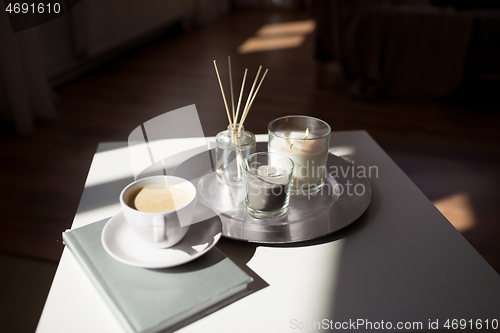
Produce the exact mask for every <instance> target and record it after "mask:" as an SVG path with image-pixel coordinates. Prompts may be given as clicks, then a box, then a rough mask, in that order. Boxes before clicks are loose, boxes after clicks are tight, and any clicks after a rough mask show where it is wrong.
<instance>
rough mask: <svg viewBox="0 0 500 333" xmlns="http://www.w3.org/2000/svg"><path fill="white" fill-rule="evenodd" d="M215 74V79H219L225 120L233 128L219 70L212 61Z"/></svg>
mask: <svg viewBox="0 0 500 333" xmlns="http://www.w3.org/2000/svg"><path fill="white" fill-rule="evenodd" d="M214 67H215V72H216V73H217V79H219V86H220V91H221V93H222V98H223V99H224V106H225V107H226V113H227V119H228V120H229V125H230V126H231V127H233V122H232V121H231V114H230V113H229V108H228V107H227V101H226V95H225V94H224V88H223V87H222V82H221V80H220V75H219V70H218V69H217V63H216V61H215V60H214Z"/></svg>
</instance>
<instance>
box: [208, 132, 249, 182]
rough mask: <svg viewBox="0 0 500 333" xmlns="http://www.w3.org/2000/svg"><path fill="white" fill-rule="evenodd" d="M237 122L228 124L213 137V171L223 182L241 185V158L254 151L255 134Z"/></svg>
mask: <svg viewBox="0 0 500 333" xmlns="http://www.w3.org/2000/svg"><path fill="white" fill-rule="evenodd" d="M238 129H239V124H235V125H234V126H232V125H228V126H227V130H225V131H222V132H220V133H219V134H217V136H216V137H215V142H216V144H215V158H216V162H215V172H216V174H217V180H218V181H220V182H221V183H223V184H227V185H236V186H241V185H242V184H243V183H242V180H243V171H242V168H241V162H242V161H243V159H244V158H245V157H247V156H249V155H251V154H253V153H255V152H256V143H255V135H254V134H253V133H251V132H249V131H246V130H245V127H244V126H242V127H241V129H239V130H238Z"/></svg>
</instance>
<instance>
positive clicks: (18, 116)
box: [0, 11, 56, 134]
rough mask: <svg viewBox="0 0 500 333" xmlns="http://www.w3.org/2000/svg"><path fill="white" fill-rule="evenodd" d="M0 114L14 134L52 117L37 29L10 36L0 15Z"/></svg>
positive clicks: (3, 15)
mask: <svg viewBox="0 0 500 333" xmlns="http://www.w3.org/2000/svg"><path fill="white" fill-rule="evenodd" d="M0 98H1V99H0V110H1V112H2V116H3V118H7V119H8V120H11V121H13V122H14V123H15V125H16V128H17V130H18V132H20V133H23V134H25V133H30V132H32V131H33V130H34V120H35V118H52V117H55V115H56V111H55V106H54V102H53V98H52V89H51V87H50V86H49V84H48V82H47V79H46V76H45V73H44V69H43V59H42V52H41V49H40V40H39V38H38V34H37V28H36V27H35V28H31V29H27V30H24V31H20V32H17V33H13V32H12V29H11V27H10V24H9V20H8V17H7V14H6V12H5V11H0Z"/></svg>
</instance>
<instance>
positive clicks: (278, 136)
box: [268, 116, 330, 194]
mask: <svg viewBox="0 0 500 333" xmlns="http://www.w3.org/2000/svg"><path fill="white" fill-rule="evenodd" d="M297 117H298V116H297ZM301 117H302V116H301ZM302 118H306V119H307V118H309V117H302ZM281 119H283V118H281ZM287 119H288V117H287V118H284V120H283V123H284V125H285V126H283V124H282V125H281V130H278V131H276V132H274V131H271V125H270V132H269V146H268V150H269V152H275V153H280V154H283V155H285V156H287V157H289V158H290V159H291V160H292V161H293V163H294V165H295V167H294V170H293V176H292V181H293V183H292V193H293V194H307V193H314V192H317V191H319V189H320V188H321V187H322V186H323V184H324V179H325V175H326V162H327V159H328V146H329V133H330V131H329V130H330V128H329V126H328V125H326V126H328V128H327V130H328V132H327V134H328V135H327V136H326V137H325V135H323V133H318V134H319V135H318V134H316V133H314V131H313V130H312V128H316V127H312V128H309V127H305V128H303V129H302V130H299V129H297V128H296V127H298V126H297V124H296V123H297V122H289V121H287ZM309 119H313V120H316V119H315V118H309ZM309 119H307V120H309ZM276 121H280V119H277V120H276ZM276 121H274V122H276ZM309 121H310V120H309ZM317 121H320V120H317ZM290 123H291V124H290ZM304 123H305V122H304ZM271 124H273V122H272V123H271ZM306 124H307V123H306Z"/></svg>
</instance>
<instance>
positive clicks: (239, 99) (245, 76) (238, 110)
mask: <svg viewBox="0 0 500 333" xmlns="http://www.w3.org/2000/svg"><path fill="white" fill-rule="evenodd" d="M247 72H248V68H245V74H243V82H242V83H241V90H240V98H238V106H237V107H236V117H235V118H234V125H235V126H236V124H237V123H238V115H239V113H240V105H241V97H242V96H243V88H245V80H246V78H247Z"/></svg>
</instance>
